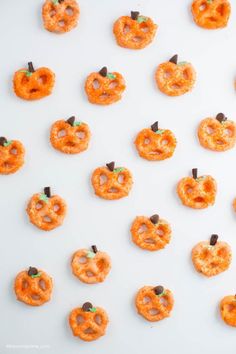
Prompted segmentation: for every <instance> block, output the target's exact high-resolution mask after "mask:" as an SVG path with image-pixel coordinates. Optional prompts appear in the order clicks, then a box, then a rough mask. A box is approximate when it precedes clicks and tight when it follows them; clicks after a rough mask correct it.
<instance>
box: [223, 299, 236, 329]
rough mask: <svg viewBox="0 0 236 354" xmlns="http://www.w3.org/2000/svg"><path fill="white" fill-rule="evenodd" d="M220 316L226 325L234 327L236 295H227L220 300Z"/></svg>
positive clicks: (235, 324)
mask: <svg viewBox="0 0 236 354" xmlns="http://www.w3.org/2000/svg"><path fill="white" fill-rule="evenodd" d="M220 314H221V318H222V320H223V321H224V322H225V323H226V324H227V325H229V326H232V327H236V295H228V296H225V297H224V298H223V299H222V300H221V302H220Z"/></svg>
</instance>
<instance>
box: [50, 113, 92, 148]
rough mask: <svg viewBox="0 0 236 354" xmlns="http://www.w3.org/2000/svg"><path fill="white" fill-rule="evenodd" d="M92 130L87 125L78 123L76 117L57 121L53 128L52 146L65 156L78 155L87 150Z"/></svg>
mask: <svg viewBox="0 0 236 354" xmlns="http://www.w3.org/2000/svg"><path fill="white" fill-rule="evenodd" d="M90 136H91V133H90V130H89V127H88V125H87V124H86V123H83V122H76V121H75V117H70V118H69V119H67V120H66V121H65V120H58V121H56V122H55V123H54V124H53V125H52V128H51V134H50V141H51V144H52V146H53V147H54V148H55V149H57V150H59V151H61V152H64V153H65V154H78V153H80V152H82V151H85V150H87V148H88V144H89V141H90Z"/></svg>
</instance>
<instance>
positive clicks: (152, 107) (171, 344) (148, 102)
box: [0, 0, 236, 354]
mask: <svg viewBox="0 0 236 354" xmlns="http://www.w3.org/2000/svg"><path fill="white" fill-rule="evenodd" d="M231 2H232V16H231V20H230V23H229V26H228V27H227V28H226V29H224V30H219V31H206V30H203V29H200V28H198V27H197V26H196V25H195V24H194V23H193V21H192V18H191V14H190V11H189V6H190V3H191V2H190V1H189V0H182V1H179V0H166V1H163V0H139V1H135V0H129V1H127V0H119V1H114V0H113V1H110V0H100V1H96V0H80V1H79V3H80V8H81V16H80V21H79V25H78V27H77V28H76V29H75V30H73V31H72V32H70V33H68V34H65V35H61V36H60V35H55V34H51V33H49V32H47V31H46V30H44V29H43V27H42V22H41V6H42V3H43V1H41V0H24V1H18V0H8V1H3V0H1V12H0V33H1V56H0V62H1V64H0V68H1V75H0V87H1V91H0V107H1V124H0V135H1V136H6V137H8V138H9V139H19V140H21V141H22V142H23V143H24V145H25V148H26V162H25V165H24V167H23V168H22V169H21V170H20V171H19V172H17V173H16V174H14V175H10V176H2V177H1V178H0V195H1V197H0V208H1V217H0V224H1V225H0V227H1V228H0V230H1V247H0V266H1V272H0V294H1V295H0V314H1V331H0V343H1V347H0V352H1V353H4V354H5V353H9V352H10V353H19V354H23V353H26V352H30V353H35V352H43V353H45V354H47V353H49V354H51V353H57V354H63V353H70V354H74V353H78V352H80V353H83V354H93V353H96V354H102V353H107V354H108V353H112V354H121V353H130V352H133V353H135V354H141V353H143V352H144V351H145V352H149V353H150V354H154V353H156V352H162V353H165V354H172V353H173V352H175V353H181V354H189V353H191V354H199V353H202V354H206V353H213V352H214V353H216V354H220V353H222V352H226V353H227V354H231V353H234V351H235V349H234V347H235V345H234V343H235V334H236V330H235V329H234V328H230V327H228V326H226V325H225V324H224V323H223V322H222V321H221V319H220V316H219V311H218V303H219V301H220V299H221V298H222V297H223V296H225V295H228V294H234V293H235V291H236V281H235V274H236V257H234V258H233V262H232V265H231V268H230V269H229V270H228V271H227V272H225V273H223V274H221V275H219V276H216V277H215V278H212V279H205V278H204V277H202V276H200V275H198V274H197V273H196V272H195V271H194V270H193V266H192V264H191V259H190V252H191V248H192V247H193V246H194V245H195V244H196V243H197V242H198V241H201V240H205V239H208V238H209V236H210V235H211V234H212V233H218V234H219V235H220V237H221V238H222V239H223V240H225V241H227V242H229V243H230V245H231V246H232V249H233V253H234V254H236V240H235V222H236V220H235V216H234V214H233V211H232V207H231V203H232V200H233V198H234V197H235V195H236V190H235V188H236V185H235V180H236V169H235V160H236V149H233V150H231V151H229V152H225V153H223V154H221V153H213V152H210V151H207V150H204V149H203V148H202V147H201V146H200V145H199V144H198V141H197V139H196V128H197V125H198V123H199V121H200V120H201V119H202V118H205V117H207V116H211V115H212V116H214V115H215V114H217V113H218V112H221V111H222V112H224V113H225V114H226V115H227V116H228V117H229V118H231V119H236V112H235V103H236V97H235V90H234V76H235V72H236V51H235V38H236V8H235V6H234V5H235V4H234V1H231ZM130 10H139V11H140V12H141V13H142V14H143V15H147V16H151V17H152V18H153V20H154V21H155V22H156V23H157V24H158V25H159V28H158V32H157V35H156V38H155V40H154V42H153V43H152V44H151V45H150V46H149V47H147V48H146V49H144V50H142V51H131V50H126V49H123V48H120V47H119V46H117V45H116V43H115V40H114V38H113V35H112V24H113V22H114V21H115V20H116V18H118V17H119V16H121V15H123V14H129V11H130ZM175 53H178V54H179V59H180V60H181V61H183V60H186V61H190V62H191V63H192V64H193V65H194V67H195V69H196V71H197V82H196V87H195V89H194V90H193V91H192V92H191V93H189V94H186V95H184V96H182V97H177V98H170V97H166V96H164V95H163V94H161V93H160V92H159V91H158V90H157V89H156V86H155V82H154V78H153V77H154V72H155V69H156V67H157V65H158V64H159V63H161V62H163V61H165V60H168V59H169V58H170V57H171V56H172V55H173V54H175ZM28 61H33V63H34V65H35V67H36V68H37V67H39V66H47V67H49V68H51V69H52V70H53V71H54V72H55V73H56V85H55V89H54V91H53V94H52V95H51V96H49V97H47V98H45V99H43V100H40V101H36V102H27V101H24V100H20V99H18V98H17V97H16V96H15V95H14V93H13V91H12V83H11V80H12V75H13V73H14V71H16V70H17V69H19V68H21V67H22V66H24V65H25V64H26V63H27V62H28ZM104 65H107V66H108V68H109V70H110V71H112V70H115V71H119V72H121V73H122V74H123V76H124V77H125V80H126V83H127V89H126V91H125V93H124V95H123V99H122V100H121V101H120V102H119V103H116V104H114V105H111V106H108V107H99V106H95V105H91V104H90V103H88V101H87V98H86V96H85V94H84V91H83V85H84V81H85V78H86V76H87V75H88V74H89V73H90V72H92V71H96V70H99V69H100V68H101V67H102V66H104ZM71 115H76V116H77V117H78V118H79V119H80V120H82V121H85V122H87V123H88V124H89V126H90V128H91V131H92V140H91V145H90V147H89V149H88V150H87V151H86V152H84V153H82V154H80V155H77V156H66V155H64V154H62V153H59V152H57V151H56V150H54V149H53V148H52V147H51V146H50V144H49V130H50V126H51V124H52V123H53V122H54V121H55V120H57V119H62V118H63V119H64V118H68V117H70V116H71ZM155 120H159V122H160V127H161V128H169V129H171V130H172V131H173V132H174V133H175V134H176V137H177V139H178V146H177V149H176V153H175V155H174V157H173V158H171V159H169V160H166V161H164V162H156V163H155V162H154V163H152V162H147V161H145V160H143V159H141V158H139V156H138V154H137V153H136V151H135V149H134V147H133V140H134V138H135V135H136V133H138V132H139V130H141V129H142V128H144V127H147V126H149V125H150V124H152V123H153V122H154V121H155ZM112 160H115V161H116V162H117V165H118V166H119V165H120V166H126V167H128V168H129V169H130V170H131V171H132V173H133V177H134V186H133V189H132V191H131V193H130V195H129V197H128V198H125V199H123V200H120V201H114V202H112V201H105V200H101V199H99V198H98V197H96V196H95V195H94V193H93V190H92V188H91V185H90V175H91V173H92V171H93V169H94V168H96V167H97V166H101V165H104V164H105V163H106V162H109V161H112ZM193 167H198V168H199V173H200V174H201V173H202V174H211V175H212V176H214V177H215V179H216V180H217V183H218V194H217V199H216V204H215V205H214V206H213V207H211V208H209V209H208V210H202V211H197V210H190V209H188V208H186V207H184V206H182V205H181V203H180V202H179V200H178V198H177V196H176V193H175V186H176V183H177V182H178V180H179V179H180V178H181V177H183V176H186V175H188V174H189V172H190V170H191V169H192V168H193ZM47 185H50V186H51V187H52V190H53V192H54V193H56V194H59V195H61V196H62V197H63V198H64V199H65V200H66V202H67V204H68V215H67V217H66V219H65V222H64V224H63V226H62V227H60V228H58V229H56V230H54V231H51V232H49V233H45V232H43V231H40V230H38V229H37V228H36V227H34V226H32V225H31V224H30V223H29V221H28V219H27V215H26V213H25V207H26V204H27V201H28V200H29V198H30V197H31V195H32V194H33V193H36V192H40V191H41V190H42V188H43V187H44V186H47ZM154 213H158V214H159V215H160V216H161V217H164V218H166V219H167V220H169V221H170V223H171V225H172V228H173V238H172V241H171V243H170V245H169V246H168V247H166V249H165V250H163V251H160V252H154V253H149V252H145V251H142V250H140V249H139V248H137V247H136V246H135V245H133V244H132V242H131V241H130V234H129V228H130V224H131V222H132V220H133V219H134V217H135V216H136V215H147V216H149V215H152V214H154ZM91 244H96V245H97V246H98V248H100V249H101V250H104V251H106V252H108V253H109V254H110V256H111V258H112V261H113V267H112V271H111V273H110V275H109V276H108V278H107V279H106V281H105V282H104V283H102V284H99V285H86V284H82V283H81V282H80V281H79V280H78V279H76V278H75V277H74V276H73V275H72V274H71V270H70V265H69V263H70V257H71V254H72V253H73V252H74V251H75V250H76V249H78V248H83V247H89V246H90V245H91ZM29 265H32V266H36V267H38V268H42V269H45V270H46V271H47V272H48V273H49V274H50V275H51V276H52V277H53V279H54V283H55V287H54V292H53V297H52V300H51V302H49V303H47V304H45V305H44V306H42V307H38V308H33V307H29V306H26V305H24V304H23V303H20V302H18V301H16V299H15V295H14V293H13V291H12V285H13V281H14V277H15V275H16V274H17V273H18V272H19V271H21V270H22V269H25V268H27V267H28V266H29ZM157 284H162V285H164V286H166V287H168V288H170V289H171V290H172V291H173V293H174V296H175V307H174V310H173V313H172V316H171V317H170V318H169V319H166V320H164V321H161V322H159V323H153V324H151V323H149V322H146V321H145V320H144V319H143V318H142V317H140V316H139V315H137V314H136V311H135V308H134V303H133V300H134V296H135V293H136V292H137V290H138V289H139V288H140V287H142V286H144V285H157ZM88 300H89V301H91V302H92V303H93V304H94V305H95V306H96V305H97V306H102V307H104V308H105V309H106V310H107V312H108V314H109V318H110V324H109V326H108V328H107V334H106V335H105V336H104V337H103V338H101V339H100V340H98V341H95V342H92V343H84V342H82V341H81V340H79V339H77V338H75V337H73V336H72V333H71V331H70V328H69V326H68V324H67V316H68V313H69V312H70V310H71V309H72V308H74V307H76V306H78V305H81V304H82V303H83V302H85V301H88ZM6 345H18V346H20V345H46V346H49V347H48V348H46V349H41V350H40V349H33V348H30V349H28V351H27V349H26V348H25V349H23V348H18V349H8V348H7V347H6Z"/></svg>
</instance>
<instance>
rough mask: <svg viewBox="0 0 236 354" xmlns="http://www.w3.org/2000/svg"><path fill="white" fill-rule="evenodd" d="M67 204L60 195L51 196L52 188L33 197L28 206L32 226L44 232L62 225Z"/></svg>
mask: <svg viewBox="0 0 236 354" xmlns="http://www.w3.org/2000/svg"><path fill="white" fill-rule="evenodd" d="M66 209H67V207H66V203H65V201H64V200H63V199H62V198H61V197H59V196H58V195H53V196H52V195H51V191H50V187H45V188H44V193H37V194H34V195H33V196H32V198H31V199H30V201H29V203H28V206H27V209H26V211H27V214H28V216H29V220H30V222H31V223H32V224H34V225H35V226H37V227H38V228H39V229H41V230H44V231H50V230H53V229H55V228H56V227H58V226H60V225H62V223H63V221H64V218H65V215H66Z"/></svg>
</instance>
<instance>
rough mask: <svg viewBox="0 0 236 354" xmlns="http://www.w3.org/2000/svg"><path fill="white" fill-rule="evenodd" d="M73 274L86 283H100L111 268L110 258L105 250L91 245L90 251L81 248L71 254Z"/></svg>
mask: <svg viewBox="0 0 236 354" xmlns="http://www.w3.org/2000/svg"><path fill="white" fill-rule="evenodd" d="M71 268H72V272H73V274H74V275H75V276H76V277H78V278H79V279H80V280H81V281H82V282H84V283H87V284H95V283H101V282H103V281H104V280H105V278H106V276H107V275H108V273H109V272H110V269H111V259H110V257H109V256H108V254H106V253H105V252H101V251H98V250H97V247H96V246H95V245H93V246H92V247H91V251H90V250H88V249H81V250H78V251H76V252H75V253H74V254H73V257H72V260H71Z"/></svg>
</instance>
